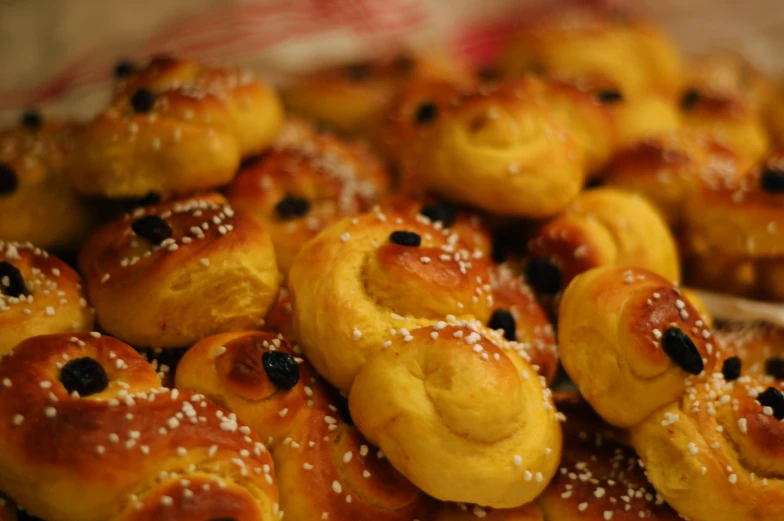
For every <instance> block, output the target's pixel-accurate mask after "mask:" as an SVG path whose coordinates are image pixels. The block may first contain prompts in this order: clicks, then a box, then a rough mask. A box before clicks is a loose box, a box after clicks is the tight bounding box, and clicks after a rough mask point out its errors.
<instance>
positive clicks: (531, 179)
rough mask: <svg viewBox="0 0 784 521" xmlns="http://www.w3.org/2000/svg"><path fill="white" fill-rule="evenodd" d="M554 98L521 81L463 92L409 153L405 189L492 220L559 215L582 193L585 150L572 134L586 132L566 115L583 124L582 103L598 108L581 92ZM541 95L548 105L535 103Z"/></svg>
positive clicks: (539, 87)
mask: <svg viewBox="0 0 784 521" xmlns="http://www.w3.org/2000/svg"><path fill="white" fill-rule="evenodd" d="M555 92H556V91H555V90H554V89H552V88H551V87H550V86H545V85H542V84H540V83H539V80H536V79H534V78H528V79H525V80H521V81H518V82H513V83H506V84H503V85H499V86H496V87H492V88H491V87H483V88H480V89H478V90H474V91H470V92H467V93H464V94H463V95H461V96H460V97H459V98H458V99H456V100H455V102H453V103H449V104H448V105H447V106H446V107H444V110H443V111H442V112H437V113H436V115H435V118H434V121H433V122H432V123H430V125H432V128H431V129H429V130H428V131H426V132H424V133H423V134H422V135H421V137H420V138H419V139H417V142H416V143H412V145H411V146H410V147H409V148H408V150H407V151H406V155H408V156H409V157H405V158H404V159H403V161H402V164H403V167H404V168H405V171H404V172H403V177H404V183H405V184H407V185H411V184H413V185H414V186H417V185H421V186H422V187H423V188H424V189H425V190H428V191H432V192H433V193H435V194H437V195H440V196H443V197H445V198H446V199H449V200H452V201H457V202H460V203H466V204H470V205H472V206H475V207H478V208H480V209H483V210H487V211H489V212H493V213H497V214H505V215H514V216H524V217H548V216H551V215H554V214H556V213H558V212H560V211H561V210H563V208H564V207H566V205H567V204H568V203H569V202H570V201H571V200H572V199H573V198H574V197H575V196H576V195H577V193H578V192H579V190H580V188H581V187H582V183H583V180H584V177H585V169H586V165H585V158H586V157H588V155H587V154H586V151H587V150H589V148H588V147H587V146H586V145H584V144H583V143H582V142H581V141H580V137H579V136H586V135H588V133H587V129H588V128H590V127H580V128H578V127H577V126H576V125H574V126H573V127H572V126H570V122H569V121H567V118H566V117H565V115H566V114H570V113H574V114H575V116H572V117H573V118H574V119H575V120H577V121H580V122H581V124H583V123H584V121H583V119H582V118H580V117H577V116H576V115H579V114H580V112H579V107H581V106H582V105H581V103H583V102H585V107H586V108H587V107H591V108H593V109H594V110H595V109H601V107H598V106H594V105H593V100H592V99H591V98H590V96H588V95H587V94H585V95H584V96H585V97H586V98H585V99H584V100H582V101H581V100H580V98H579V96H581V95H583V94H582V93H580V92H579V91H577V90H576V89H574V90H573V91H572V94H573V96H563V97H560V94H558V95H556V94H555ZM545 94H547V95H548V96H549V97H550V98H551V99H553V105H552V106H550V105H547V104H545V103H544V102H543V101H542V100H541V99H540V98H542V97H543V96H544V95H545ZM589 104H590V105H589ZM581 130H583V131H582V132H581Z"/></svg>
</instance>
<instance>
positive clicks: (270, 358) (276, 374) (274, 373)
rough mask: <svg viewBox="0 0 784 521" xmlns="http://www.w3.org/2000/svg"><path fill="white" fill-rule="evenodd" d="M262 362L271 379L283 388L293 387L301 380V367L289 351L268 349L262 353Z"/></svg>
mask: <svg viewBox="0 0 784 521" xmlns="http://www.w3.org/2000/svg"><path fill="white" fill-rule="evenodd" d="M261 362H262V363H263V364H264V370H265V371H266V372H267V376H268V377H269V379H270V381H271V382H272V383H273V384H275V385H276V386H278V387H280V388H281V389H291V388H292V387H294V386H295V385H297V382H299V367H297V362H296V361H295V360H294V358H293V357H292V356H291V355H289V354H288V353H284V352H283V351H267V352H266V353H264V354H263V355H261Z"/></svg>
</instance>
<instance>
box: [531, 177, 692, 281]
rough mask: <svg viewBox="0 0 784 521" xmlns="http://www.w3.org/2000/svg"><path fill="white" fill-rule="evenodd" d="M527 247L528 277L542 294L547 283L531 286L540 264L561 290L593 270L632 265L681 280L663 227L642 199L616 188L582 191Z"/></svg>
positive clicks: (672, 245)
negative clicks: (548, 269) (550, 271)
mask: <svg viewBox="0 0 784 521" xmlns="http://www.w3.org/2000/svg"><path fill="white" fill-rule="evenodd" d="M529 248H530V252H531V255H532V258H531V259H530V260H529V266H528V268H527V272H528V273H529V278H531V279H532V283H534V285H535V287H536V286H541V289H544V290H547V289H550V288H544V287H543V286H545V285H547V284H545V283H542V284H537V283H536V281H537V276H538V275H537V273H538V272H542V271H544V268H543V267H540V265H543V264H549V265H550V266H552V268H551V269H553V270H555V269H557V271H558V273H559V274H560V277H559V278H560V282H561V284H560V285H561V286H562V287H564V288H565V287H566V286H567V285H568V284H569V282H570V281H571V280H572V279H573V278H574V277H576V276H577V275H579V274H580V273H583V272H585V271H587V270H589V269H591V268H595V267H597V266H635V267H639V268H645V269H648V270H651V271H653V272H655V273H658V274H660V275H661V276H663V277H665V278H666V279H668V280H671V281H676V282H677V281H678V280H680V261H679V258H678V249H677V245H676V242H675V238H674V237H673V236H672V233H671V232H670V230H669V228H668V227H667V223H666V222H665V221H664V220H663V219H662V218H661V216H660V215H659V213H658V212H657V211H656V209H655V208H654V207H653V205H651V204H650V203H648V201H647V200H646V199H645V198H643V197H641V196H639V195H637V194H633V193H631V192H626V191H623V190H618V189H616V188H598V189H595V190H588V191H585V192H582V193H581V194H580V195H578V196H577V199H575V200H574V201H573V202H572V203H571V204H570V205H569V206H568V207H567V208H566V210H565V211H564V213H563V215H561V216H560V217H557V218H555V219H553V220H551V221H550V222H548V223H546V224H545V225H544V226H543V227H542V228H541V229H540V230H539V231H538V232H537V234H536V235H535V236H534V238H533V239H531V240H530V242H529ZM539 276H541V275H539ZM553 289H556V288H555V287H554V288H553ZM544 292H546V291H544Z"/></svg>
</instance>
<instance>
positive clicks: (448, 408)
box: [349, 325, 561, 508]
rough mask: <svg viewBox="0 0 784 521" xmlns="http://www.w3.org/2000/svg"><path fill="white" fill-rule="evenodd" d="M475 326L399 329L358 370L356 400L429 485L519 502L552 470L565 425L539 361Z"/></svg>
mask: <svg viewBox="0 0 784 521" xmlns="http://www.w3.org/2000/svg"><path fill="white" fill-rule="evenodd" d="M474 329H476V326H474V327H473V328H472V327H470V326H460V325H455V326H450V325H445V326H444V327H441V326H439V325H435V326H428V327H423V328H419V329H414V330H412V331H411V332H410V334H409V335H408V336H406V337H400V336H397V337H395V339H394V340H392V342H391V345H390V346H389V347H387V348H385V349H384V350H382V351H381V352H380V353H379V354H377V355H375V356H374V357H373V358H371V359H370V360H369V361H368V362H367V363H366V364H365V365H364V367H363V368H362V369H361V370H360V371H359V374H358V375H357V377H356V379H355V380H354V384H353V386H352V387H351V392H350V394H349V408H350V410H351V414H352V417H353V418H354V421H355V423H356V424H357V426H358V427H359V429H360V431H362V433H363V434H365V436H367V438H368V440H369V441H370V442H371V443H373V444H375V445H378V446H379V447H380V448H381V449H382V450H383V451H384V454H385V455H386V457H387V458H389V460H390V461H391V462H392V464H393V465H394V466H395V468H397V469H398V470H400V472H401V473H402V474H403V475H405V476H406V477H408V478H409V479H411V481H412V482H413V483H414V484H416V485H417V486H418V487H419V488H421V489H422V490H424V491H425V492H427V493H428V494H429V495H431V496H433V497H436V498H438V499H441V500H449V501H459V502H471V503H477V504H480V505H486V506H491V507H497V508H511V507H517V506H520V505H522V504H524V503H527V502H530V501H531V500H533V499H534V498H535V497H536V496H537V495H538V494H539V492H541V491H542V490H543V489H544V487H545V486H546V483H547V482H548V481H549V479H550V478H551V477H552V475H553V474H554V472H555V470H556V467H557V463H558V458H559V455H560V447H561V432H560V426H559V424H558V420H557V419H556V414H555V409H554V408H553V406H552V402H551V400H550V392H549V390H548V389H547V388H545V387H544V386H543V381H542V382H540V380H539V378H538V377H537V375H536V372H535V371H534V370H533V369H532V368H531V366H530V365H528V364H527V363H526V362H525V361H523V360H522V358H520V357H518V356H517V355H516V354H515V353H513V352H511V351H509V350H508V349H504V348H503V347H501V346H500V344H497V343H496V342H494V341H492V340H491V339H490V338H488V337H487V336H484V335H483V334H482V331H481V329H480V330H479V332H477V331H475V330H474Z"/></svg>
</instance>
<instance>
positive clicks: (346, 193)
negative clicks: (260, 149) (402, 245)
mask: <svg viewBox="0 0 784 521" xmlns="http://www.w3.org/2000/svg"><path fill="white" fill-rule="evenodd" d="M388 187H389V178H388V175H387V173H386V171H385V170H384V168H383V166H382V165H381V164H380V162H379V161H378V160H377V159H376V158H375V157H374V156H373V155H372V154H371V153H370V151H369V150H367V149H366V148H365V147H364V146H362V145H361V144H359V143H349V142H343V141H340V140H339V139H337V138H336V137H334V136H332V135H330V134H327V133H325V132H317V131H316V130H315V129H313V128H311V127H310V126H308V125H307V124H305V123H303V122H299V121H289V122H288V123H287V124H286V126H285V127H284V129H283V132H282V134H281V135H280V136H278V139H277V141H276V142H275V144H274V146H273V147H272V150H270V151H269V152H267V153H266V154H264V155H263V156H261V157H259V158H258V159H256V160H255V161H253V162H252V163H250V164H248V165H246V166H245V167H243V169H242V170H240V173H239V174H238V176H237V178H236V179H235V180H234V182H233V183H232V184H231V185H230V186H229V188H228V190H227V197H228V198H229V201H231V204H232V205H233V206H234V207H235V208H237V209H239V210H242V211H245V212H246V213H247V214H248V215H251V216H252V217H254V218H255V219H256V220H257V221H259V222H260V223H261V224H263V225H264V226H266V227H267V229H268V230H269V232H270V235H271V236H272V242H273V243H274V245H275V252H276V254H277V259H278V265H279V267H280V269H281V271H282V272H283V273H284V274H285V273H288V270H289V268H290V267H291V264H292V263H293V262H294V258H295V257H296V255H297V253H299V250H300V248H301V247H302V245H303V244H305V243H306V242H307V241H308V240H310V239H311V238H313V237H315V236H316V234H318V232H319V231H321V230H322V229H324V228H326V227H327V226H329V225H330V224H332V223H333V222H335V221H337V220H339V219H341V218H342V217H344V216H347V215H355V214H357V213H362V212H366V211H368V210H370V208H371V207H372V205H373V204H374V203H375V202H376V201H378V200H379V199H380V198H381V196H382V195H383V194H384V192H386V190H387V189H388Z"/></svg>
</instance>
